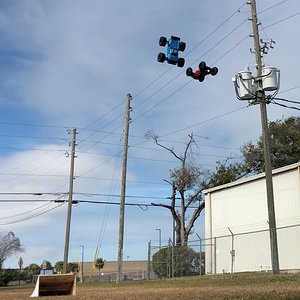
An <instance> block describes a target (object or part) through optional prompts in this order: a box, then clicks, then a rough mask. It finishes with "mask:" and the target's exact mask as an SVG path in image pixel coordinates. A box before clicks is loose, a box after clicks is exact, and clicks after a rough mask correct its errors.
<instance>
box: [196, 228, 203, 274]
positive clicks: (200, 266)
mask: <svg viewBox="0 0 300 300" xmlns="http://www.w3.org/2000/svg"><path fill="white" fill-rule="evenodd" d="M196 235H197V237H198V239H199V241H200V245H199V246H200V262H199V269H200V271H199V276H200V277H201V275H202V239H201V237H200V236H199V234H198V233H197V232H196Z"/></svg>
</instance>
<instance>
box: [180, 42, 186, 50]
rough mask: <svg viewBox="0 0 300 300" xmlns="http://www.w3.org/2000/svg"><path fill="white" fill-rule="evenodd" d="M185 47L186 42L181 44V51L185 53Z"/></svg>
mask: <svg viewBox="0 0 300 300" xmlns="http://www.w3.org/2000/svg"><path fill="white" fill-rule="evenodd" d="M185 46H186V43H185V42H180V43H179V51H184V50H185Z"/></svg>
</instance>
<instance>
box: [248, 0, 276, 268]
mask: <svg viewBox="0 0 300 300" xmlns="http://www.w3.org/2000/svg"><path fill="white" fill-rule="evenodd" d="M248 3H250V5H251V13H252V18H251V20H252V27H253V39H254V47H255V58H256V68H257V76H256V79H257V85H258V90H257V101H258V102H259V105H260V115H261V126H262V138H263V144H264V161H265V176H266V189H267V203H268V216H269V230H270V244H271V260H272V272H273V274H278V273H279V260H278V246H277V232H276V218H275V207H274V193H273V180H272V166H271V157H270V145H269V144H270V142H269V128H268V118H267V108H266V97H265V92H264V90H263V88H262V62H261V47H260V39H259V32H258V20H257V13H256V1H255V0H250V2H248Z"/></svg>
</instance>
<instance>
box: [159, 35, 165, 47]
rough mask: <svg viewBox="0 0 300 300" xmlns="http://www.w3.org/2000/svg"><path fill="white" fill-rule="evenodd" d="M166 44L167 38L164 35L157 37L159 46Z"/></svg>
mask: <svg viewBox="0 0 300 300" xmlns="http://www.w3.org/2000/svg"><path fill="white" fill-rule="evenodd" d="M166 45H167V38H166V37H164V36H161V37H160V38H159V46H162V47H164V46H166Z"/></svg>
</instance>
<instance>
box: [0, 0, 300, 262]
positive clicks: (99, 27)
mask: <svg viewBox="0 0 300 300" xmlns="http://www.w3.org/2000/svg"><path fill="white" fill-rule="evenodd" d="M246 2H247V1H246V0H244V1H237V0H227V1H226V6H224V1H223V0H211V1H201V3H200V1H196V0H190V1H185V2H184V1H177V0H175V1H174V0H173V1H170V0H164V1H158V0H152V1H140V0H127V1H121V0H110V1H108V0H93V1H92V0H91V1H79V0H72V1H71V0H60V1H56V0H55V1H53V0H52V1H49V0H48V1H47V0H46V1H35V0H34V1H25V0H24V1H22V0H18V1H17V0H9V1H8V0H7V1H5V0H2V1H0V39H1V43H0V77H1V80H0V139H1V142H0V189H1V191H2V193H30V194H32V193H44V195H42V196H37V195H8V194H2V195H0V199H2V200H9V199H10V200H11V201H12V202H11V203H8V202H0V206H1V208H0V226H1V227H0V232H1V233H5V232H7V231H14V232H15V234H16V235H17V236H18V237H19V238H20V239H21V242H22V244H23V246H24V248H25V249H26V252H25V253H23V254H22V257H23V261H24V265H28V264H30V263H42V261H43V260H44V259H47V260H49V261H50V262H52V263H53V264H54V263H55V262H56V261H58V260H62V259H63V247H64V235H65V223H66V210H67V206H66V205H65V204H64V205H60V206H59V205H58V204H56V203H53V202H47V201H46V202H37V203H33V202H29V203H23V202H15V201H13V200H19V199H28V200H55V199H58V198H59V197H61V195H63V194H64V193H66V192H67V191H68V182H69V178H68V176H69V175H68V174H69V168H70V167H69V166H70V159H69V158H68V157H66V152H68V151H69V150H70V149H69V142H70V138H71V137H70V135H69V134H68V133H67V130H68V129H71V128H73V127H75V128H77V132H78V134H77V144H78V145H77V147H76V154H77V158H76V160H75V177H76V179H75V181H74V192H75V193H81V195H78V194H77V195H75V196H74V198H76V199H82V200H93V201H111V202H118V201H119V197H118V196H110V197H108V196H103V195H107V194H108V195H119V194H120V178H121V156H122V153H121V152H122V143H123V133H122V131H123V126H124V110H125V99H126V95H127V94H128V93H130V94H131V95H132V96H133V100H132V102H131V105H132V108H133V111H132V113H131V118H132V123H131V124H130V136H129V153H128V155H129V157H128V182H127V195H128V196H136V197H128V198H127V199H126V201H127V202H130V203H151V202H155V201H157V202H162V201H166V200H165V198H166V197H168V196H169V195H170V192H171V191H170V189H169V186H168V184H166V183H165V182H164V181H163V179H168V174H169V169H172V168H174V167H176V166H177V162H176V160H175V159H174V158H173V157H172V156H171V155H170V154H169V153H167V152H166V151H162V150H161V149H159V148H157V147H156V146H155V145H154V144H153V142H151V141H149V140H146V139H145V138H144V133H145V132H147V131H149V130H153V131H154V132H155V133H157V134H158V135H159V136H161V140H162V142H164V144H165V145H167V146H169V147H174V149H175V150H176V151H178V153H180V152H181V151H182V150H183V148H184V145H185V144H184V143H185V142H186V141H187V137H188V134H189V133H191V132H193V133H194V135H195V140H196V144H197V147H195V149H194V154H195V159H196V163H197V164H199V165H201V166H202V167H203V168H208V169H214V167H215V165H216V161H218V160H221V161H222V160H224V159H226V157H228V156H231V157H235V158H236V159H238V158H239V156H240V153H239V150H238V149H239V147H240V146H241V145H242V144H243V143H245V142H247V141H249V140H256V139H257V138H258V136H259V135H260V132H261V129H260V115H259V108H258V106H251V107H248V106H247V102H244V101H239V100H237V98H236V96H235V92H234V88H233V84H232V81H231V79H232V77H233V76H234V75H236V74H237V73H238V72H239V71H241V70H243V69H244V68H245V67H246V66H249V68H250V69H251V70H252V72H253V73H254V74H255V58H254V55H253V54H252V53H251V52H250V48H253V40H252V39H251V38H250V37H248V35H249V34H250V33H251V31H252V27H251V22H250V21H248V20H247V19H248V17H249V16H250V6H249V5H247V4H246ZM257 10H258V12H259V14H258V18H259V21H260V22H261V24H262V25H261V26H260V35H261V38H262V39H271V38H272V39H273V40H275V41H276V44H275V47H274V49H272V50H270V52H269V53H268V55H266V56H265V57H264V63H265V64H267V65H271V66H275V67H277V68H278V69H280V70H281V87H280V94H279V95H280V96H281V97H284V98H286V99H290V100H295V101H299V96H298V94H299V87H300V81H299V76H298V64H297V62H298V60H299V55H298V49H299V41H298V37H299V34H300V32H299V31H300V26H299V22H300V3H299V1H298V0H286V1H280V0H278V1H273V0H264V1H262V0H257ZM171 35H176V36H179V37H181V39H182V40H183V41H185V42H186V44H187V47H186V50H185V51H184V52H183V53H182V56H183V57H185V60H186V64H185V66H184V68H182V69H181V68H178V67H176V66H172V65H169V64H167V63H164V64H161V63H158V62H157V61H156V56H157V54H158V53H159V52H161V51H163V50H164V49H163V48H161V47H160V46H159V45H158V39H159V37H160V36H166V37H169V36H171ZM201 60H205V61H206V62H207V64H208V65H212V66H217V67H218V68H219V74H218V75H217V76H216V77H207V78H206V80H205V81H204V82H203V83H199V82H198V81H194V80H191V79H190V78H188V77H187V76H186V75H185V70H186V68H187V67H189V66H190V67H193V68H194V69H195V68H196V67H197V66H198V64H199V62H200V61H201ZM291 115H293V116H297V115H298V116H299V111H296V110H292V109H285V108H282V107H279V106H276V105H268V116H269V120H276V119H281V118H282V117H288V116H291ZM47 193H50V195H49V194H48V195H47ZM82 194H84V195H82ZM91 194H97V195H93V196H92V195H91ZM149 196H150V197H158V198H161V199H151V198H146V197H149ZM62 199H66V197H62ZM36 215H38V216H36ZM118 218H119V207H118V206H117V205H100V204H86V203H80V204H79V205H77V206H74V207H73V214H72V225H71V239H70V252H69V254H70V255H69V260H70V261H77V260H78V257H79V254H80V245H84V246H85V260H92V259H93V256H94V253H95V248H96V246H97V244H98V241H99V245H101V248H100V256H101V257H103V258H104V259H106V260H115V259H116V257H117V239H118ZM203 226H204V223H203V217H200V219H199V220H198V221H197V222H196V224H195V232H197V233H198V234H200V235H202V236H203V232H204V227H203ZM157 228H160V229H161V231H162V240H163V243H166V242H167V239H168V238H169V237H171V236H172V230H171V228H172V220H171V216H170V214H169V211H166V210H164V209H162V208H151V207H149V208H148V209H147V210H145V208H144V209H141V207H138V206H128V207H126V211H125V240H124V257H129V259H146V258H147V243H148V241H149V240H151V241H152V242H153V243H154V244H155V243H156V244H158V231H157V230H155V229H157ZM18 258H19V256H12V257H11V258H10V259H9V260H8V261H7V262H6V263H5V267H17V262H18Z"/></svg>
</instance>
